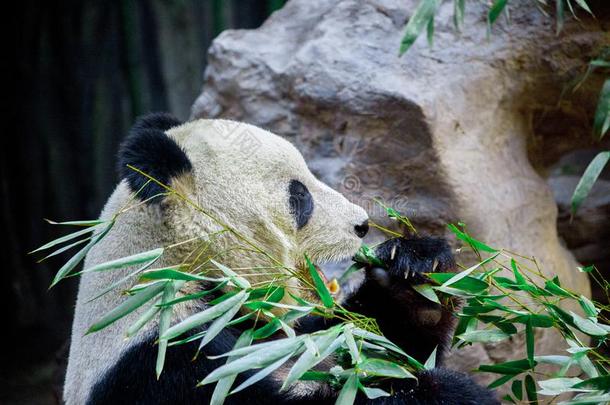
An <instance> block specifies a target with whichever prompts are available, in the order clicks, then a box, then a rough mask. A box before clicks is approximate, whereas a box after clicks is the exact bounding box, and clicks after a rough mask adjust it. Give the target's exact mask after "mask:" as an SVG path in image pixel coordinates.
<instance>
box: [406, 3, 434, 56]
mask: <svg viewBox="0 0 610 405" xmlns="http://www.w3.org/2000/svg"><path fill="white" fill-rule="evenodd" d="M438 5H439V1H438V0H421V1H420V2H419V4H418V5H417V7H416V8H415V10H414V11H413V15H412V16H411V18H409V22H408V23H407V26H406V27H405V34H404V35H403V37H402V41H401V42H400V50H399V53H398V54H399V56H402V55H403V54H404V53H405V52H406V51H407V50H409V48H410V47H411V45H413V43H414V42H415V40H416V39H417V37H418V36H419V34H421V33H422V32H423V30H424V28H426V27H427V26H428V24H429V23H430V20H431V19H434V14H435V13H436V9H437V7H438Z"/></svg>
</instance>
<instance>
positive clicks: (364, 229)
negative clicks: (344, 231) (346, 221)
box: [354, 219, 369, 238]
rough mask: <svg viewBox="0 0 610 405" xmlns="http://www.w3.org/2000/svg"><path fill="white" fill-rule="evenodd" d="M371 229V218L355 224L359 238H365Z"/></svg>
mask: <svg viewBox="0 0 610 405" xmlns="http://www.w3.org/2000/svg"><path fill="white" fill-rule="evenodd" d="M368 231H369V220H368V219H366V220H365V221H364V222H363V223H361V224H358V225H355V226H354V232H356V236H358V237H359V238H364V237H365V236H366V234H367V233H368Z"/></svg>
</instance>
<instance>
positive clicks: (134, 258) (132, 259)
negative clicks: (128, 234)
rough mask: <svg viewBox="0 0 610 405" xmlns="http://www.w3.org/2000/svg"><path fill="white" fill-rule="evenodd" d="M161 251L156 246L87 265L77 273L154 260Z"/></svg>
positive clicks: (111, 268)
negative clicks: (87, 266)
mask: <svg viewBox="0 0 610 405" xmlns="http://www.w3.org/2000/svg"><path fill="white" fill-rule="evenodd" d="M163 251H164V249H163V248H157V249H153V250H149V251H147V252H142V253H137V254H135V255H131V256H127V257H121V258H120V259H116V260H111V261H109V262H104V263H100V264H98V265H95V266H92V267H89V268H87V269H84V270H83V271H81V272H80V273H78V274H84V273H93V272H98V271H106V270H113V269H119V268H122V267H128V266H133V265H136V264H140V263H144V262H150V261H156V260H158V259H159V258H160V257H161V255H163Z"/></svg>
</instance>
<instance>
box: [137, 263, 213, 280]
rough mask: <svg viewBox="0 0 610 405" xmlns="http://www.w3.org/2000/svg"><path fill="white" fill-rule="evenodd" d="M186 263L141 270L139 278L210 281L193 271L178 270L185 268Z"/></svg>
mask: <svg viewBox="0 0 610 405" xmlns="http://www.w3.org/2000/svg"><path fill="white" fill-rule="evenodd" d="M186 267H187V266H186V265H183V264H178V265H175V266H168V267H162V268H158V269H150V270H147V271H145V272H142V274H141V275H140V279H141V280H182V281H210V280H209V278H208V277H205V276H198V275H196V274H193V273H187V272H184V271H180V269H183V268H186Z"/></svg>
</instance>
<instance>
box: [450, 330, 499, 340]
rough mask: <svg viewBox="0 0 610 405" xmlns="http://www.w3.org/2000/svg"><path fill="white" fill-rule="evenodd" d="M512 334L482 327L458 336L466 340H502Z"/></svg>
mask: <svg viewBox="0 0 610 405" xmlns="http://www.w3.org/2000/svg"><path fill="white" fill-rule="evenodd" d="M509 337H510V335H509V334H507V333H505V332H503V331H501V330H497V329H482V330H473V331H471V332H466V333H462V334H461V335H459V336H457V338H458V339H461V340H463V341H465V342H471V343H473V342H484V343H489V342H501V341H502V340H505V339H507V338H509Z"/></svg>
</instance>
